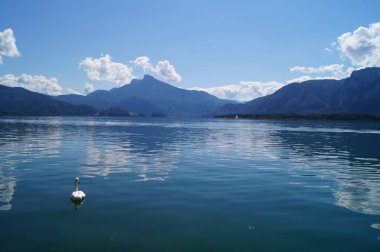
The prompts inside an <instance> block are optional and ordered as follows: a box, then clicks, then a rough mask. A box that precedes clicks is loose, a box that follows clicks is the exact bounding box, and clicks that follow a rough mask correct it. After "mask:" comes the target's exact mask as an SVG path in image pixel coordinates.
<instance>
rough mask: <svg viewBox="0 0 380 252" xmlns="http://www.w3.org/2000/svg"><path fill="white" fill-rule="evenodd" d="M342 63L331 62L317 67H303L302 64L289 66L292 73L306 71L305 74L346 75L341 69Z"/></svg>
mask: <svg viewBox="0 0 380 252" xmlns="http://www.w3.org/2000/svg"><path fill="white" fill-rule="evenodd" d="M343 68H344V65H343V64H332V65H327V66H319V67H303V66H294V67H291V68H290V72H292V73H296V72H299V73H306V74H320V73H330V74H332V75H334V76H337V77H338V76H339V77H340V76H344V77H345V76H347V73H346V72H345V71H344V70H343Z"/></svg>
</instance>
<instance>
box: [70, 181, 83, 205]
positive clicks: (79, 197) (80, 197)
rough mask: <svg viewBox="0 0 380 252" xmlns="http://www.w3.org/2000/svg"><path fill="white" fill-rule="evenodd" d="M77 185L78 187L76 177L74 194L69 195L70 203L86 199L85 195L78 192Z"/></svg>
mask: <svg viewBox="0 0 380 252" xmlns="http://www.w3.org/2000/svg"><path fill="white" fill-rule="evenodd" d="M78 185H79V178H78V177H76V178H75V179H74V192H73V193H72V194H71V200H72V201H77V202H78V201H82V200H84V198H85V197H86V194H85V193H84V192H82V191H79V190H78Z"/></svg>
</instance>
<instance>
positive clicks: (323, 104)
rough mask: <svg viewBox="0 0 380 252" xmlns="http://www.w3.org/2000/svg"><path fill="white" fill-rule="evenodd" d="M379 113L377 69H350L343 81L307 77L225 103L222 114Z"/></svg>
mask: <svg viewBox="0 0 380 252" xmlns="http://www.w3.org/2000/svg"><path fill="white" fill-rule="evenodd" d="M233 113H236V114H278V113H294V114H332V113H365V114H377V115H379V114H380V68H377V67H371V68H365V69H361V70H357V71H354V72H352V74H351V76H350V77H349V78H346V79H343V80H309V81H305V82H301V83H292V84H289V85H286V86H284V87H283V88H281V89H279V90H278V91H276V92H275V93H273V94H271V95H268V96H264V97H260V98H257V99H254V100H252V101H249V102H247V103H244V104H228V105H225V106H223V107H222V108H220V109H219V110H218V111H217V112H216V115H223V114H233Z"/></svg>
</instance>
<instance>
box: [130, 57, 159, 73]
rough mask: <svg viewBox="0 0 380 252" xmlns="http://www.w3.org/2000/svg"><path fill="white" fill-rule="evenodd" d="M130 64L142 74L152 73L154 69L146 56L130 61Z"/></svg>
mask: <svg viewBox="0 0 380 252" xmlns="http://www.w3.org/2000/svg"><path fill="white" fill-rule="evenodd" d="M131 63H132V64H134V65H135V66H138V67H141V68H142V69H143V70H144V72H149V71H154V67H153V66H152V64H151V63H150V59H149V58H148V57H147V56H140V57H137V58H136V59H134V60H131Z"/></svg>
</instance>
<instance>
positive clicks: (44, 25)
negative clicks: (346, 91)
mask: <svg viewBox="0 0 380 252" xmlns="http://www.w3.org/2000/svg"><path fill="white" fill-rule="evenodd" d="M379 10H380V1H377V0H361V1H348V0H345V1H344V0H335V1H327V0H318V1H315V0H313V1H310V0H302V1H300V0H291V1H290V0H287V1H286V0H276V1H275V0H265V1H264V0H263V1H255V0H250V1H249V0H247V1H239V0H234V1H228V0H225V1H220V0H219V1H214V0H210V1H207V0H203V1H200V0H191V1H190V0H183V1H174V0H156V1H153V0H151V1H147V0H140V1H114V0H108V1H94V0H92V1H84V0H75V1H74V0H68V1H58V0H56V1H39V0H34V1H27V0H24V1H21V0H14V1H0V83H1V84H4V85H8V86H21V87H24V88H27V89H29V90H32V91H37V92H41V93H46V94H49V95H59V94H67V93H78V94H87V93H89V92H92V91H94V90H97V89H106V90H109V89H111V88H114V87H118V86H121V85H125V84H128V83H129V82H130V81H131V80H132V79H133V78H142V77H143V75H144V74H150V75H153V76H155V77H156V78H157V79H160V80H163V81H165V82H168V83H170V84H172V85H174V86H176V87H181V88H186V89H197V90H203V91H206V92H209V93H211V94H213V95H216V96H218V97H220V98H226V99H233V100H240V101H248V100H252V99H253V98H256V97H259V96H263V95H267V94H270V93H273V92H274V91H276V90H277V89H279V88H281V87H282V86H284V85H286V84H288V83H291V82H299V81H303V80H308V79H319V78H334V79H342V78H346V77H348V76H349V75H350V73H351V72H352V71H353V70H355V69H359V68H363V67H368V66H380V15H379Z"/></svg>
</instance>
